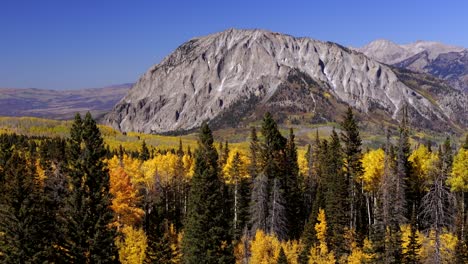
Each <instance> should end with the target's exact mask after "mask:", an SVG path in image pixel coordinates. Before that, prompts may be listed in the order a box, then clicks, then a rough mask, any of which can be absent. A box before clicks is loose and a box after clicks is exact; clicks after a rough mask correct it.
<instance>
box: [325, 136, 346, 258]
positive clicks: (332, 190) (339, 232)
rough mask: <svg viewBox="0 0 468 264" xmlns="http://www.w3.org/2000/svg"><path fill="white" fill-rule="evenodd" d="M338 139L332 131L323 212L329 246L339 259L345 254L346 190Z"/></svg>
mask: <svg viewBox="0 0 468 264" xmlns="http://www.w3.org/2000/svg"><path fill="white" fill-rule="evenodd" d="M342 155H343V154H342V149H341V145H340V139H339V137H338V134H337V133H336V131H335V130H333V131H332V135H331V141H330V146H329V148H328V153H327V161H326V162H327V163H326V167H325V169H326V171H325V172H324V173H325V175H324V179H325V181H326V183H325V186H324V187H325V212H326V213H327V215H328V216H329V217H328V223H329V229H328V232H329V234H330V246H331V249H332V250H333V251H335V253H336V255H337V256H338V257H340V256H341V255H342V254H344V253H345V245H344V238H343V235H344V231H345V227H346V226H347V224H348V214H347V208H348V207H347V202H346V201H347V200H348V199H347V198H348V191H347V190H348V189H347V185H346V181H345V177H344V175H343V158H342V157H343V156H342Z"/></svg>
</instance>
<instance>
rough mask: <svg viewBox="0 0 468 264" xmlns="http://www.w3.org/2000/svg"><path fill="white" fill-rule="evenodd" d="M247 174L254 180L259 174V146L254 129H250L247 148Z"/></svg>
mask: <svg viewBox="0 0 468 264" xmlns="http://www.w3.org/2000/svg"><path fill="white" fill-rule="evenodd" d="M249 150H250V153H249V160H250V164H249V174H250V177H251V178H252V179H255V177H256V176H257V174H258V172H259V164H258V163H259V155H260V153H259V150H260V145H259V142H258V137H257V130H256V129H255V127H252V129H251V131H250V146H249Z"/></svg>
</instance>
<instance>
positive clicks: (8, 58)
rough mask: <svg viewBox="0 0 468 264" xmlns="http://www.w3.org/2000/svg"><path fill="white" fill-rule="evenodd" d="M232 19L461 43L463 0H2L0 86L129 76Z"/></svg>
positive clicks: (55, 85)
mask: <svg viewBox="0 0 468 264" xmlns="http://www.w3.org/2000/svg"><path fill="white" fill-rule="evenodd" d="M231 27H235V28H262V29H268V30H272V31H277V32H283V33H288V34H291V35H294V36H307V37H311V38H315V39H320V40H329V41H334V42H338V43H340V44H343V45H345V46H362V45H364V44H366V43H367V42H369V41H371V40H374V39H377V38H386V39H390V40H392V41H395V42H397V43H408V42H413V41H415V40H435V41H441V42H445V43H447V44H454V45H460V46H464V47H468V1H464V0H459V1H452V0H445V1H434V0H426V1H422V0H393V1H387V0H380V1H379V0H377V1H375V0H374V1H370V0H369V1H364V0H362V1H359V0H343V1H336V0H321V1H320V0H315V1H314V0H304V1H293V0H283V1H274V0H269V1H254V0H250V1H245V0H236V1H221V0H210V1H203V0H191V1H189V0H187V1H177V0H133V1H131V0H127V1H120V0H112V1H110V0H55V1H52V0H29V1H26V0H1V1H0V87H18V88H25V87H36V88H50V89H76V88H88V87H101V86H106V85H112V84H120V83H126V82H135V81H136V80H137V79H138V77H139V76H140V75H141V74H142V73H144V72H145V71H146V69H147V68H149V67H150V66H151V65H153V64H156V63H158V62H159V61H160V60H161V59H162V58H163V57H164V56H166V55H167V54H169V53H170V52H171V51H172V50H174V49H175V48H177V46H179V45H180V44H182V43H183V42H184V41H186V40H189V39H190V38H192V37H195V36H202V35H206V34H210V33H213V32H217V31H222V30H224V29H227V28H231Z"/></svg>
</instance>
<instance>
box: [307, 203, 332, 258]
mask: <svg viewBox="0 0 468 264" xmlns="http://www.w3.org/2000/svg"><path fill="white" fill-rule="evenodd" d="M317 221H318V222H317V224H315V232H316V234H317V239H318V241H319V244H318V245H315V246H313V247H312V248H311V249H310V255H309V264H325V263H327V264H328V263H335V261H336V260H335V254H334V253H333V251H328V246H327V241H326V237H327V220H326V216H325V211H324V210H323V209H319V213H318V216H317Z"/></svg>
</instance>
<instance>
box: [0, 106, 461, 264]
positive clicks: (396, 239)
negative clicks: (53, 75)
mask: <svg viewBox="0 0 468 264" xmlns="http://www.w3.org/2000/svg"><path fill="white" fill-rule="evenodd" d="M257 129H258V128H252V130H251V133H250V136H249V148H248V151H242V150H238V149H231V146H230V145H229V144H228V142H220V143H219V144H218V145H217V144H216V143H215V142H214V139H213V135H212V131H211V130H210V128H209V126H208V125H207V124H203V125H202V127H201V128H200V132H199V138H198V147H197V148H196V149H195V150H194V151H192V150H191V149H190V148H184V146H183V144H182V142H180V144H179V147H178V148H176V149H172V150H166V151H158V150H156V149H154V148H152V147H149V146H147V145H146V144H145V143H144V142H143V144H142V146H141V148H140V150H139V151H138V152H131V151H127V150H125V149H124V148H122V147H120V148H119V149H116V150H110V149H109V148H108V147H106V146H105V144H104V142H103V139H102V135H101V133H100V131H99V129H98V127H97V125H96V123H95V121H94V120H93V119H92V117H91V115H89V114H87V115H86V116H85V117H84V118H83V119H82V117H81V116H80V115H77V116H76V118H75V120H74V122H73V125H72V128H71V131H70V136H69V137H68V138H47V137H26V136H22V135H16V134H2V135H0V198H1V200H0V261H1V262H2V263H3V262H4V263H62V262H66V263H465V262H468V247H467V243H468V234H467V232H466V227H467V216H466V209H467V203H466V199H468V196H466V195H465V192H467V191H468V164H467V163H468V137H467V140H466V141H465V143H464V144H463V145H462V146H461V147H460V148H459V150H457V151H456V152H455V149H454V147H453V146H452V144H451V143H450V141H449V140H446V141H445V142H444V143H443V144H441V145H440V146H431V145H418V146H411V144H410V130H409V126H408V120H407V115H406V113H405V114H404V115H403V119H402V120H401V122H400V127H399V129H398V132H397V134H396V135H390V132H389V133H388V135H387V141H386V143H385V144H384V145H383V146H382V147H381V148H379V149H375V150H366V151H363V149H362V142H361V136H360V132H359V129H358V123H357V121H356V118H355V116H354V114H353V112H352V110H351V109H348V111H347V113H346V115H345V116H344V117H343V121H342V123H341V124H340V131H335V130H333V131H332V133H331V136H330V137H329V138H327V139H321V138H320V137H319V136H318V133H317V135H316V138H315V140H314V141H313V142H311V144H309V145H307V147H306V151H305V153H303V154H299V153H298V149H297V146H296V142H295V135H294V131H293V130H292V129H291V130H290V131H289V134H288V135H287V136H286V137H285V136H283V135H282V134H281V133H280V131H279V129H278V126H277V124H276V122H275V121H274V119H273V117H272V115H271V114H269V113H267V114H266V115H265V116H264V118H263V120H262V125H261V127H260V128H259V130H260V131H258V132H259V133H258V132H257ZM392 136H393V137H394V138H395V137H396V140H392Z"/></svg>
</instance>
